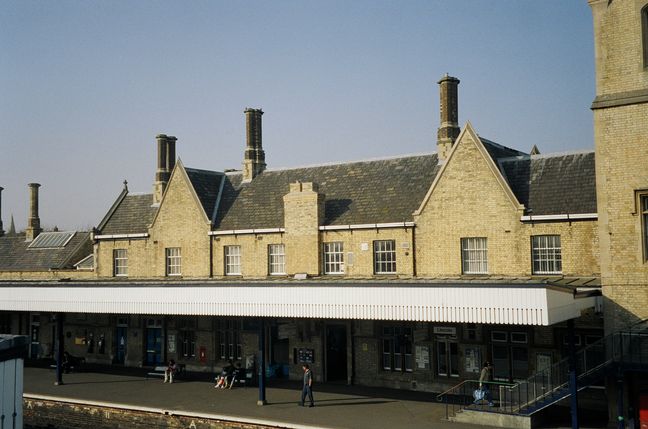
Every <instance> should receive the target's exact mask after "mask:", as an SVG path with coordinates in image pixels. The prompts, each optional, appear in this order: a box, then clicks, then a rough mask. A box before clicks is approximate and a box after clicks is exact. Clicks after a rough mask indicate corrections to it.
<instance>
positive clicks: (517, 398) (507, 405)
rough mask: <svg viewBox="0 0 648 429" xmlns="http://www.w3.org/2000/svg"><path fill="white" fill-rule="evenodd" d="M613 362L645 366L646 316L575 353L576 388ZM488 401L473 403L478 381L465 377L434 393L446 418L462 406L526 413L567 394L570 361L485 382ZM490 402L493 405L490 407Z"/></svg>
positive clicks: (647, 359)
mask: <svg viewBox="0 0 648 429" xmlns="http://www.w3.org/2000/svg"><path fill="white" fill-rule="evenodd" d="M612 364H615V365H621V366H622V367H623V368H628V369H633V368H648V319H646V320H642V321H640V322H638V323H635V324H634V325H632V326H631V327H630V328H628V329H626V330H623V331H618V332H615V333H613V334H610V335H607V336H605V337H603V338H601V339H600V340H598V341H596V342H594V343H592V344H590V345H588V346H586V347H585V348H583V349H581V350H579V351H578V352H577V353H576V376H577V383H578V386H577V389H579V390H580V389H584V388H585V387H587V386H590V385H592V383H594V382H596V381H597V380H599V379H601V378H602V377H603V375H604V374H605V371H606V370H608V369H609V368H610V367H611V365H612ZM485 385H486V386H488V388H489V389H488V390H489V394H490V401H480V402H478V403H477V404H475V403H474V396H473V393H474V391H475V390H476V389H478V388H479V381H477V380H465V381H462V382H461V383H459V384H457V385H456V386H453V387H451V388H450V389H448V390H446V391H445V392H443V393H441V394H439V395H438V396H437V400H439V401H443V402H445V404H446V418H449V417H451V416H454V415H455V414H456V413H457V411H459V410H461V409H464V408H471V409H478V410H483V411H493V412H499V413H506V414H524V415H529V414H532V413H534V412H537V411H539V410H541V409H543V408H545V407H548V406H549V405H551V404H554V403H556V402H557V401H559V400H561V399H564V398H566V397H568V396H569V395H570V390H569V360H568V359H563V360H561V361H559V362H556V363H555V364H553V365H552V366H551V367H549V368H546V369H544V370H540V371H538V372H536V373H535V374H533V375H532V376H531V377H529V378H527V379H525V380H522V381H520V382H518V383H515V384H511V383H499V382H487V383H485ZM489 402H490V403H492V404H493V405H492V406H489Z"/></svg>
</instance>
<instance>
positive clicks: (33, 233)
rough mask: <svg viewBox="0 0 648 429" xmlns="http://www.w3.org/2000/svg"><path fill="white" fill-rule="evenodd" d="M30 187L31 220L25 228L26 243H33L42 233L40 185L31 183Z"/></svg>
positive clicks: (28, 220)
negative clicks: (39, 206)
mask: <svg viewBox="0 0 648 429" xmlns="http://www.w3.org/2000/svg"><path fill="white" fill-rule="evenodd" d="M27 186H29V218H28V219H27V228H25V241H33V240H34V239H35V238H36V237H38V234H40V233H41V231H42V229H41V227H40V217H38V188H40V183H30V184H28V185H27Z"/></svg>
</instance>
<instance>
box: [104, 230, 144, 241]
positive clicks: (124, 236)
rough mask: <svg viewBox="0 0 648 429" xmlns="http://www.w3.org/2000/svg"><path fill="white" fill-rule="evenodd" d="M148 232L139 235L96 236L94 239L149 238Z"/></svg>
mask: <svg viewBox="0 0 648 429" xmlns="http://www.w3.org/2000/svg"><path fill="white" fill-rule="evenodd" d="M148 236H149V234H148V232H142V233H138V234H105V235H95V236H94V237H93V238H94V239H95V240H119V239H124V238H126V239H132V238H148Z"/></svg>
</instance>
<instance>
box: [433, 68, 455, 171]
mask: <svg viewBox="0 0 648 429" xmlns="http://www.w3.org/2000/svg"><path fill="white" fill-rule="evenodd" d="M437 83H438V84H439V91H440V96H441V105H440V108H439V112H440V114H441V121H440V124H439V130H438V132H437V154H438V157H439V163H442V162H444V161H445V160H446V159H447V158H448V154H449V153H450V149H452V145H453V144H454V142H455V140H457V137H458V136H459V131H460V129H459V97H458V87H459V79H457V78H456V77H452V76H449V75H448V73H446V74H445V76H443V77H442V78H441V80H440V81H438V82H437Z"/></svg>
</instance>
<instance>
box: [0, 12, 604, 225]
mask: <svg viewBox="0 0 648 429" xmlns="http://www.w3.org/2000/svg"><path fill="white" fill-rule="evenodd" d="M593 52H594V48H593V40H592V19H591V11H590V9H589V6H588V5H587V2H586V1H585V0H548V1H542V2H538V1H526V0H497V1H494V0H493V1H485V0H473V1H467V0H443V1H442V0H428V1H410V0H407V1H404V0H403V1H384V0H372V1H361V0H358V1H355V0H354V1H328V0H327V1H304V0H295V1H281V0H278V1H256V0H249V1H233V0H232V1H190V2H185V1H174V2H172V1H153V0H150V1H102V2H98V1H97V2H92V1H66V0H62V1H23V0H5V1H3V2H0V186H2V187H4V188H5V190H4V191H3V194H2V220H3V222H4V227H5V230H6V229H8V228H9V219H10V216H11V214H13V215H14V218H15V221H16V226H17V227H18V228H19V229H21V228H24V226H25V224H26V219H27V210H28V201H29V200H28V189H27V183H29V182H39V183H41V184H42V185H43V186H42V188H41V192H40V195H41V199H40V218H41V223H42V224H43V225H44V226H45V227H49V228H51V227H53V226H54V225H57V226H58V227H59V228H60V229H63V230H65V229H79V228H87V227H91V226H96V225H97V224H98V223H99V222H100V220H101V218H102V217H103V215H104V214H105V212H106V211H107V209H108V208H109V207H110V205H111V204H112V203H113V201H114V200H115V198H116V197H117V195H118V194H119V192H120V190H121V188H122V181H123V180H124V179H127V180H128V182H129V188H130V190H131V191H134V192H151V190H152V184H153V180H154V174H155V164H156V154H155V151H156V145H155V135H156V134H158V133H166V134H170V135H175V136H177V137H178V143H177V154H178V156H179V157H180V158H181V159H182V161H183V162H184V164H185V165H186V166H189V167H194V168H203V169H210V170H221V171H222V170H223V169H225V168H240V166H241V162H242V159H243V149H244V146H245V122H244V115H243V110H244V109H245V108H246V107H255V108H262V109H263V110H264V112H265V114H264V116H263V145H264V149H265V152H266V161H267V163H268V167H269V168H277V167H290V166H300V165H311V164H318V163H324V162H334V161H350V160H358V159H368V158H375V157H383V156H392V155H399V154H408V153H425V152H434V151H436V129H437V127H438V125H439V111H438V109H439V107H438V104H439V95H438V85H437V84H436V82H437V81H438V79H439V78H440V77H441V76H442V75H443V74H444V73H446V72H448V73H449V74H451V75H453V76H456V77H458V78H459V79H460V80H461V84H460V85H459V121H460V124H461V125H462V126H463V125H464V124H465V123H466V121H470V122H471V123H472V124H473V126H474V127H475V128H476V130H477V132H478V133H479V134H480V135H482V136H484V137H487V138H489V139H491V140H494V141H496V142H498V143H501V144H503V145H506V146H510V147H515V148H517V149H521V150H524V151H528V150H530V148H531V147H532V146H533V145H534V144H535V145H537V146H538V147H539V148H540V151H541V152H542V153H549V152H561V151H569V150H580V149H586V150H590V149H592V148H593V136H592V134H593V132H592V114H591V111H590V110H589V106H590V104H591V102H592V100H593V98H594V59H593V56H594V53H593Z"/></svg>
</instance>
